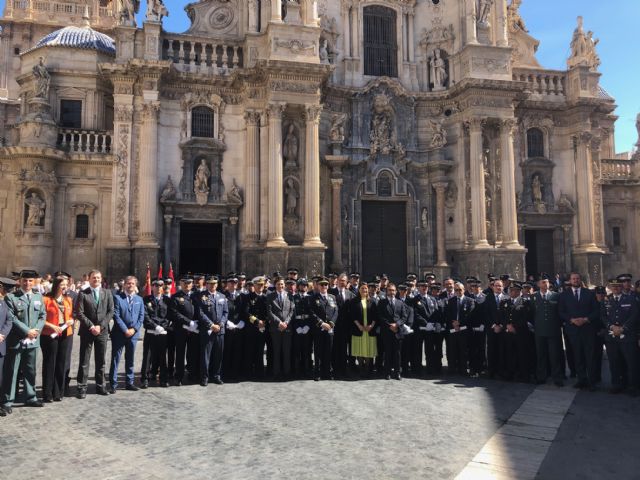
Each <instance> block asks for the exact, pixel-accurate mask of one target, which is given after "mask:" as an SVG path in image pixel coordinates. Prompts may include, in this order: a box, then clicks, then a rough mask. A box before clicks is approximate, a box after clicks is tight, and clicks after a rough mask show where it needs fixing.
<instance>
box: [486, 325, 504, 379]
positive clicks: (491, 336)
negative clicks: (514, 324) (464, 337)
mask: <svg viewBox="0 0 640 480" xmlns="http://www.w3.org/2000/svg"><path fill="white" fill-rule="evenodd" d="M505 335H506V333H504V332H500V333H495V332H494V331H493V330H489V331H488V332H487V370H488V372H489V377H491V378H494V377H495V376H496V375H499V376H502V375H504V374H505V368H504V365H505V359H504V346H503V343H504V337H505Z"/></svg>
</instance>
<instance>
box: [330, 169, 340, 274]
mask: <svg viewBox="0 0 640 480" xmlns="http://www.w3.org/2000/svg"><path fill="white" fill-rule="evenodd" d="M341 195H342V179H341V178H332V179H331V232H332V236H331V247H332V250H333V258H332V259H331V269H332V270H333V271H335V272H338V271H340V270H342V215H341V213H342V201H341Z"/></svg>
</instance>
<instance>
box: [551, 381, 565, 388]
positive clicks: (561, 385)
mask: <svg viewBox="0 0 640 480" xmlns="http://www.w3.org/2000/svg"><path fill="white" fill-rule="evenodd" d="M553 384H554V385H555V386H556V387H564V382H563V381H562V380H556V381H555V382H553Z"/></svg>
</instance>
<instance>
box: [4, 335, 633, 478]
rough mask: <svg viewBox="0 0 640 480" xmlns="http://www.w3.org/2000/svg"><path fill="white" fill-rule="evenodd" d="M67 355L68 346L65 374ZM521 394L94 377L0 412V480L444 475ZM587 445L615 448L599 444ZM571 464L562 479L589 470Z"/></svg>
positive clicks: (468, 386)
mask: <svg viewBox="0 0 640 480" xmlns="http://www.w3.org/2000/svg"><path fill="white" fill-rule="evenodd" d="M141 347H142V344H139V348H138V354H139V355H137V358H136V363H137V365H138V367H137V368H136V370H138V368H139V364H140V361H141V356H142V355H141V353H142V348H141ZM77 355H78V342H77V341H76V345H74V352H73V366H72V374H74V375H75V372H76V370H77ZM108 356H109V353H108ZM40 361H41V356H39V358H38V362H40ZM92 368H93V366H92ZM71 384H72V386H75V379H74V380H72V382H71ZM74 390H75V389H74ZM532 391H533V386H532V385H525V384H516V383H503V382H495V381H489V380H473V379H462V378H459V377H451V378H447V377H445V378H443V379H435V380H417V379H403V381H401V382H398V381H395V380H392V381H385V380H369V381H359V382H338V381H333V382H319V383H317V382H313V381H296V382H289V383H253V382H245V383H238V384H229V383H227V384H225V385H223V386H217V385H214V384H210V385H209V386H208V387H207V388H202V387H200V386H199V385H185V386H182V387H171V388H168V389H162V388H154V387H152V388H149V389H148V390H141V391H139V392H129V391H125V390H119V391H118V392H117V394H116V395H111V396H109V397H102V396H98V395H94V394H92V392H93V387H92V386H91V387H90V390H89V395H88V396H87V398H86V399H85V400H77V399H76V398H65V399H64V401H63V402H61V403H53V404H47V405H46V406H45V408H42V409H31V408H22V407H20V406H19V405H18V406H16V408H14V413H13V414H12V415H10V416H8V417H6V418H1V419H0V451H1V452H2V454H1V456H0V458H1V460H0V478H7V479H11V480H19V479H23V478H25V479H27V478H28V479H35V478H47V479H49V480H51V479H58V478H64V479H75V478H92V477H95V478H96V479H100V480H102V479H129V478H131V479H173V478H183V477H184V478H193V479H205V478H207V479H208V478H215V479H253V478H256V479H257V478H260V479H269V478H286V477H288V478H291V479H315V478H321V479H333V478H336V479H338V478H339V479H404V478H433V479H449V478H453V477H455V476H456V474H457V473H458V472H460V471H461V470H462V469H463V468H464V467H465V465H466V464H467V462H469V461H470V460H471V459H472V458H473V457H474V455H476V453H477V452H478V451H479V450H480V449H481V448H482V446H483V445H484V444H485V443H486V442H487V441H488V440H489V439H490V438H491V437H492V435H494V433H495V432H496V431H497V430H498V428H499V427H500V426H501V425H503V424H504V422H505V421H506V420H507V419H508V418H509V417H510V416H511V415H512V414H513V413H514V412H515V411H516V410H517V409H518V408H519V407H520V405H521V404H522V403H523V401H524V400H525V399H526V398H527V397H528V396H529V395H530V393H531V392H532ZM579 398H585V399H587V400H584V401H583V402H590V403H588V405H589V408H586V409H585V408H582V407H581V409H580V410H579V413H580V415H581V416H580V417H578V418H579V424H578V425H577V426H576V425H574V423H575V421H576V420H575V419H569V417H567V418H568V420H566V421H565V424H567V425H566V426H565V424H563V427H562V428H561V430H560V432H559V438H565V439H566V438H567V437H568V436H570V435H573V434H575V432H576V430H577V429H578V428H579V427H580V425H581V424H582V423H584V422H588V420H589V418H590V415H597V414H598V413H597V412H598V409H597V408H596V403H595V402H596V400H594V399H599V400H598V401H597V402H603V403H604V402H606V401H608V399H609V398H610V397H609V396H607V395H605V394H601V393H598V394H595V396H594V395H593V394H581V395H579ZM616 401H617V402H620V403H619V405H620V406H621V407H620V408H624V409H626V410H625V411H626V412H628V413H630V412H631V411H634V412H636V414H637V408H634V407H632V406H630V405H634V404H633V403H632V402H635V400H631V399H629V398H628V397H617V399H616ZM635 405H637V404H635ZM572 409H573V407H572ZM636 417H637V415H636ZM626 421H627V419H626V418H625V416H624V415H622V414H621V415H618V416H614V417H612V422H610V423H607V422H601V423H602V426H604V427H607V428H606V429H605V430H604V431H605V432H608V433H610V434H611V438H616V437H615V435H614V434H613V433H614V431H615V425H625V422H626ZM571 422H574V423H571ZM636 423H637V422H636ZM596 426H597V424H596ZM634 428H635V427H634ZM591 430H593V429H591ZM593 435H594V436H597V432H593ZM633 438H637V433H636V437H633ZM583 443H584V442H583ZM579 444H580V442H578V444H577V445H576V442H571V441H568V440H567V441H566V442H565V443H562V442H560V443H559V444H558V446H556V445H555V443H554V446H553V447H552V449H551V451H550V453H549V457H547V459H546V460H545V462H544V464H543V468H542V470H541V474H540V475H539V478H562V477H564V476H565V475H564V474H565V473H566V472H565V470H567V469H568V468H569V467H567V466H566V465H567V462H566V461H564V460H563V458H566V457H565V454H566V453H567V452H571V451H572V449H573V450H576V449H577V448H578V447H579ZM591 444H592V445H594V447H593V451H596V452H597V453H598V454H602V455H605V458H606V456H607V455H608V458H611V457H613V455H612V454H611V452H609V449H608V448H607V447H606V440H591ZM607 452H609V453H607ZM549 458H553V461H552V462H551V463H549ZM609 461H610V462H613V461H612V460H609ZM592 462H595V460H592ZM558 468H559V469H560V470H561V471H562V473H563V475H560V477H558V476H557V475H556V469H558ZM603 468H604V467H603ZM563 469H564V470H563ZM574 470H575V469H574ZM581 471H583V475H582V476H580V475H579V476H574V477H573V478H597V477H595V476H591V472H590V471H589V470H586V469H581ZM606 471H607V470H606V469H601V472H602V473H603V474H604V472H606ZM615 471H617V472H618V473H620V470H619V469H618V470H615ZM574 473H575V472H574ZM605 475H606V474H605ZM600 478H602V477H600ZM618 478H626V477H624V476H622V477H618ZM629 478H632V477H629Z"/></svg>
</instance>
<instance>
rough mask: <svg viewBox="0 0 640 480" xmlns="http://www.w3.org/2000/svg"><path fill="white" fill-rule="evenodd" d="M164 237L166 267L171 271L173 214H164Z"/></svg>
mask: <svg viewBox="0 0 640 480" xmlns="http://www.w3.org/2000/svg"><path fill="white" fill-rule="evenodd" d="M163 219H164V222H163V238H164V256H163V258H164V267H165V268H166V269H167V272H168V271H169V264H170V263H171V226H172V224H173V215H168V214H167V215H164V216H163Z"/></svg>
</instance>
